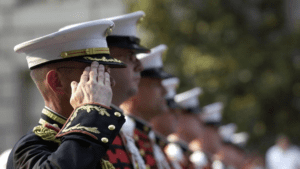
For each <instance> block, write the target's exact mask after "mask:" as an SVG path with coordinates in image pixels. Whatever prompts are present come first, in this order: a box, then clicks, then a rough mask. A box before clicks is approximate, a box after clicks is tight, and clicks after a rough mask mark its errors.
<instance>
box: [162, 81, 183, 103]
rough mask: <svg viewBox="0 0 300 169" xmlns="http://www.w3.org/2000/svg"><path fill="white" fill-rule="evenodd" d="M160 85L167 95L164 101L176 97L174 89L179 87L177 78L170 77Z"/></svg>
mask: <svg viewBox="0 0 300 169" xmlns="http://www.w3.org/2000/svg"><path fill="white" fill-rule="evenodd" d="M161 83H162V85H163V86H164V87H165V89H166V90H167V94H166V96H165V98H166V99H172V98H174V97H175V95H176V89H177V87H178V86H179V79H178V78H177V77H172V78H168V79H165V80H163V81H162V82H161Z"/></svg>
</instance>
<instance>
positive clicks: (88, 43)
mask: <svg viewBox="0 0 300 169" xmlns="http://www.w3.org/2000/svg"><path fill="white" fill-rule="evenodd" d="M113 26H114V23H113V22H112V21H109V20H97V21H91V22H84V23H80V24H74V25H71V26H67V27H64V28H62V29H60V30H59V31H57V32H54V33H52V34H48V35H46V36H43V37H40V38H36V39H33V40H30V41H27V42H23V43H21V44H18V45H16V46H15V48H14V50H15V51H16V52H17V53H25V54H26V55H27V57H26V59H27V62H28V66H29V68H31V67H33V66H36V65H39V64H42V63H46V62H49V61H52V60H60V59H65V58H70V57H75V56H79V55H89V54H94V53H97V52H98V53H105V54H109V49H108V47H107V43H106V35H107V32H108V31H110V30H111V29H112V28H113ZM77 50H82V51H77ZM80 52H81V53H82V54H80Z"/></svg>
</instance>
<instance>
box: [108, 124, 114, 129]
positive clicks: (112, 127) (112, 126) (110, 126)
mask: <svg viewBox="0 0 300 169" xmlns="http://www.w3.org/2000/svg"><path fill="white" fill-rule="evenodd" d="M108 129H109V130H114V129H116V126H115V125H112V124H111V125H109V126H108Z"/></svg>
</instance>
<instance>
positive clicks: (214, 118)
mask: <svg viewBox="0 0 300 169" xmlns="http://www.w3.org/2000/svg"><path fill="white" fill-rule="evenodd" d="M223 107H224V106H223V103H222V102H216V103H212V104H209V105H207V106H204V107H203V109H202V110H203V111H202V114H201V118H202V120H203V121H204V122H206V123H219V122H221V120H222V110H223Z"/></svg>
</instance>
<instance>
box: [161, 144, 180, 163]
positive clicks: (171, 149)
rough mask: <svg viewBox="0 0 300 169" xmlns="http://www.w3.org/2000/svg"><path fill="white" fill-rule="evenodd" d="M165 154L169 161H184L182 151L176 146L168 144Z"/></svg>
mask: <svg viewBox="0 0 300 169" xmlns="http://www.w3.org/2000/svg"><path fill="white" fill-rule="evenodd" d="M165 152H166V154H167V156H168V157H169V158H170V159H171V160H175V161H182V160H183V159H184V156H183V151H182V149H181V147H180V146H179V145H178V144H175V143H169V144H168V145H167V146H166V149H165Z"/></svg>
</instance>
